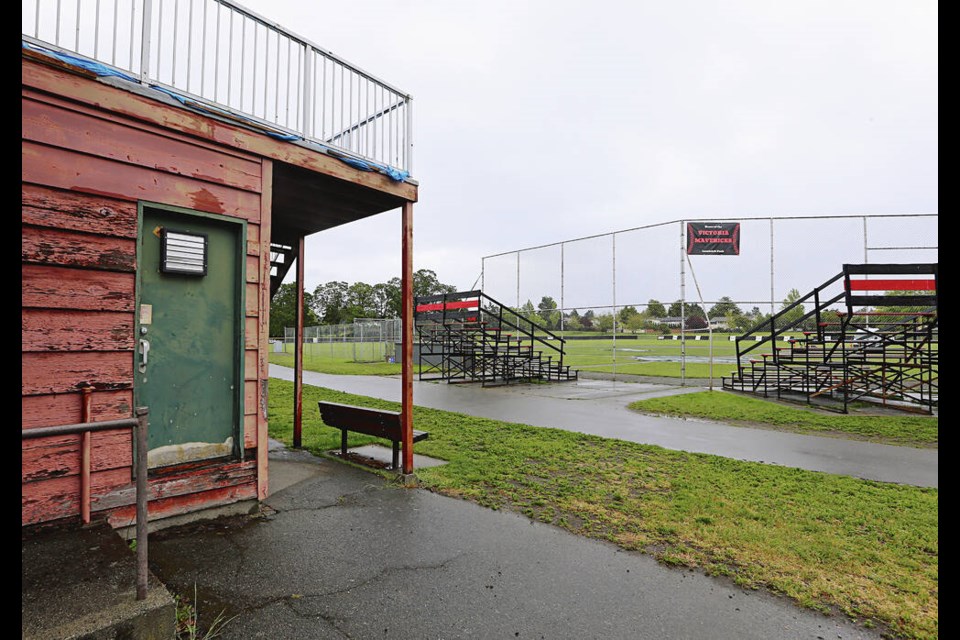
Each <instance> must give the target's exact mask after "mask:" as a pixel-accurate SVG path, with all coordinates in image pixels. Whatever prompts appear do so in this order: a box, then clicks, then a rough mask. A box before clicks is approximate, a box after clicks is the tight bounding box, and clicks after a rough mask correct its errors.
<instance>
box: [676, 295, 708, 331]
mask: <svg viewBox="0 0 960 640" xmlns="http://www.w3.org/2000/svg"><path fill="white" fill-rule="evenodd" d="M682 311H683V313H681V309H680V301H679V300H677V301H676V302H674V303H673V304H671V305H670V312H669V313H668V314H667V315H669V316H670V317H671V318H679V317H680V316H681V315H685V316H686V317H687V318H692V317H694V316H698V317H700V318H703V319H704V320H706V318H707V314H706V313H704V311H703V307H701V306H700V305H699V304H697V303H696V302H685V303H683V310H682ZM703 326H707V325H706V323H704V325H703Z"/></svg>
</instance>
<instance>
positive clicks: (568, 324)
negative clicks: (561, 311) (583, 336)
mask: <svg viewBox="0 0 960 640" xmlns="http://www.w3.org/2000/svg"><path fill="white" fill-rule="evenodd" d="M582 328H583V324H582V323H581V322H580V316H579V315H574V314H572V313H571V314H570V315H568V316H566V317H565V318H564V319H563V329H564V331H579V330H580V329H582Z"/></svg>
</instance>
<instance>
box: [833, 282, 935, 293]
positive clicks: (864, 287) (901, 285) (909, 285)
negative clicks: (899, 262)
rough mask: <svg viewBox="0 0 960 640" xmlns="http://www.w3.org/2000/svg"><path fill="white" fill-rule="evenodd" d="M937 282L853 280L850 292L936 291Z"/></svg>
mask: <svg viewBox="0 0 960 640" xmlns="http://www.w3.org/2000/svg"><path fill="white" fill-rule="evenodd" d="M936 289H937V282H936V280H851V281H850V291H936Z"/></svg>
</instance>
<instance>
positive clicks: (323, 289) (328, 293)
mask: <svg viewBox="0 0 960 640" xmlns="http://www.w3.org/2000/svg"><path fill="white" fill-rule="evenodd" d="M348 289H349V286H348V285H347V283H346V282H343V281H340V280H335V281H331V282H328V283H326V284H321V285H317V288H316V289H314V290H313V309H314V311H316V314H317V316H318V317H319V318H320V321H321V322H322V323H323V324H340V323H341V322H348V321H347V320H343V319H342V318H343V317H344V316H345V315H346V313H345V311H346V307H347V290H348Z"/></svg>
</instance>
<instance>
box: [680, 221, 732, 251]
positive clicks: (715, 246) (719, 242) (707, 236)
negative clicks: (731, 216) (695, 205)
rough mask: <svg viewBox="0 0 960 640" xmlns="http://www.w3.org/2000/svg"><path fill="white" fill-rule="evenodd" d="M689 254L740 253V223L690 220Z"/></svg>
mask: <svg viewBox="0 0 960 640" xmlns="http://www.w3.org/2000/svg"><path fill="white" fill-rule="evenodd" d="M687 255H691V256H738V255H740V223H739V222H688V223H687Z"/></svg>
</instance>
